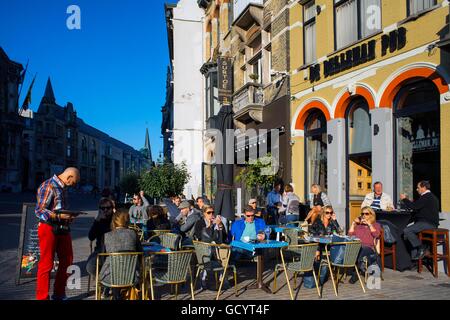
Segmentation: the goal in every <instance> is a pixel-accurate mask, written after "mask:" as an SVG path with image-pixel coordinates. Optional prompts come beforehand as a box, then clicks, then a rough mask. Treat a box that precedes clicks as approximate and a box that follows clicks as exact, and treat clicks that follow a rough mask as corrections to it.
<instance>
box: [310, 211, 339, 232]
mask: <svg viewBox="0 0 450 320" xmlns="http://www.w3.org/2000/svg"><path fill="white" fill-rule="evenodd" d="M340 231H341V230H340V227H339V223H338V222H337V219H336V213H335V212H334V210H333V207H332V206H325V207H323V208H322V209H321V210H320V217H319V219H317V218H315V220H314V223H312V225H311V227H310V228H309V232H310V233H311V234H312V235H314V236H328V235H331V234H334V233H339V232H340Z"/></svg>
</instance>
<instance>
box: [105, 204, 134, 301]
mask: <svg viewBox="0 0 450 320" xmlns="http://www.w3.org/2000/svg"><path fill="white" fill-rule="evenodd" d="M129 224H130V215H129V214H128V211H127V210H126V209H124V208H121V209H117V211H116V212H115V213H114V214H113V217H112V221H111V232H108V233H106V234H105V251H106V252H107V253H117V252H142V245H141V242H140V241H139V237H138V235H137V233H136V231H135V230H133V229H129V228H128V226H129ZM138 267H139V264H138V265H137V268H138ZM100 279H101V281H104V282H106V283H111V273H110V262H109V257H107V258H106V260H105V263H104V265H103V267H102V269H101V272H100ZM136 283H139V277H138V275H137V276H136ZM113 295H114V298H115V299H120V290H114V289H113Z"/></svg>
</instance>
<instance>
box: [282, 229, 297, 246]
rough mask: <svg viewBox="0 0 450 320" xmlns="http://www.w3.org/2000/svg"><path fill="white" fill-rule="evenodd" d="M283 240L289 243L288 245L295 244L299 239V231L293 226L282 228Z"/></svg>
mask: <svg viewBox="0 0 450 320" xmlns="http://www.w3.org/2000/svg"><path fill="white" fill-rule="evenodd" d="M283 233H284V240H285V241H286V242H287V243H289V245H297V244H298V240H299V231H298V230H297V229H293V228H286V229H284V230H283Z"/></svg>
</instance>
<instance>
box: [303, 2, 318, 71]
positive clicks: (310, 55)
mask: <svg viewBox="0 0 450 320" xmlns="http://www.w3.org/2000/svg"><path fill="white" fill-rule="evenodd" d="M303 42H304V43H303V46H304V52H305V61H304V63H305V64H310V63H312V62H314V61H315V60H316V2H315V1H309V2H308V3H306V4H305V5H304V7H303Z"/></svg>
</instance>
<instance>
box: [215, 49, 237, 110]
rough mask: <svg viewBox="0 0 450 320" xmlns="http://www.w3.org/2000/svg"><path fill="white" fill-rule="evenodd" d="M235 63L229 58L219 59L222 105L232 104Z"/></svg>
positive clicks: (220, 99) (220, 98) (219, 83)
mask: <svg viewBox="0 0 450 320" xmlns="http://www.w3.org/2000/svg"><path fill="white" fill-rule="evenodd" d="M232 68H233V61H232V59H231V58H228V57H219V58H218V59H217V69H218V85H219V101H220V102H221V103H222V104H231V95H232V90H233V87H232V85H233V82H232V78H233V69H232Z"/></svg>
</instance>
